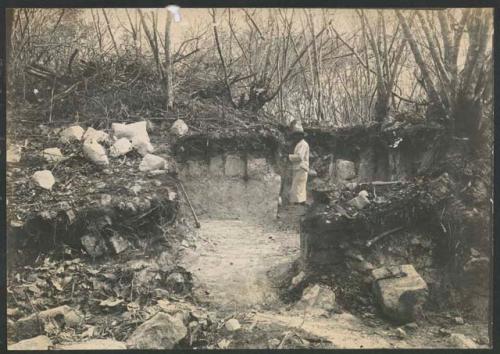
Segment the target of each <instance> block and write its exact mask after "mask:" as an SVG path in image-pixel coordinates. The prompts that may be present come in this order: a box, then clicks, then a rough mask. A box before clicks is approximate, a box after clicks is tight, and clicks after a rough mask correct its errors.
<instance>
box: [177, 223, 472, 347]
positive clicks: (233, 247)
mask: <svg viewBox="0 0 500 354" xmlns="http://www.w3.org/2000/svg"><path fill="white" fill-rule="evenodd" d="M293 218H296V215H294V216H293ZM281 224H282V226H283V224H287V225H288V226H290V220H288V219H287V218H286V217H283V218H281ZM299 239H300V238H299V232H298V229H297V228H294V227H287V228H286V229H284V228H283V227H279V223H271V224H268V223H265V224H264V223H263V224H259V223H258V222H255V221H246V220H217V219H205V220H202V221H201V228H200V229H199V230H198V231H197V235H196V237H195V240H194V245H193V246H192V247H187V248H185V249H184V250H183V254H182V255H181V263H182V264H181V265H182V266H184V267H185V268H186V269H187V270H188V271H190V272H191V273H192V274H193V282H194V295H195V297H196V299H197V300H198V301H200V302H201V303H204V304H205V305H206V306H207V307H208V308H209V309H210V310H214V311H217V312H218V313H219V314H221V315H222V317H224V318H231V317H234V318H238V319H240V323H241V324H242V330H243V331H244V335H243V338H246V339H245V340H244V341H245V343H242V344H241V345H238V344H237V343H233V344H232V346H231V348H240V349H241V348H248V347H250V348H258V347H260V346H261V345H264V347H266V344H265V342H266V341H269V340H272V339H273V338H267V336H270V334H269V333H271V332H273V331H274V332H273V333H275V332H276V330H278V331H282V333H283V335H282V336H283V338H285V337H286V336H289V335H290V333H292V334H296V333H304V332H305V333H308V334H309V335H311V336H313V337H315V338H322V340H324V343H325V344H326V346H324V347H323V348H426V347H427V348H429V347H430V348H443V347H450V344H449V343H447V340H446V339H445V338H443V337H440V336H439V334H438V333H439V328H440V326H439V325H430V324H424V325H422V326H419V328H418V329H417V330H413V331H412V332H411V333H408V335H407V336H405V337H404V338H401V337H398V335H397V332H396V328H397V327H396V326H393V325H391V324H389V323H387V322H385V321H384V320H383V319H376V320H374V321H367V320H366V319H365V318H358V317H356V316H354V315H352V314H350V313H348V312H342V313H338V314H324V313H323V314H320V313H316V312H315V311H314V309H311V310H310V311H309V310H308V309H306V311H302V312H297V311H296V310H294V309H293V307H291V306H290V305H286V304H284V303H282V302H281V301H280V299H279V297H278V294H277V289H276V285H274V284H273V282H272V281H271V277H270V274H271V273H272V272H274V274H276V272H278V274H279V272H280V271H281V272H282V271H283V270H284V271H286V269H287V267H290V265H291V264H292V263H293V262H294V261H295V260H296V259H297V258H298V257H299V253H300V245H299ZM288 269H290V268H288ZM347 310H348V309H347ZM455 330H457V331H458V332H465V333H467V332H470V331H472V332H473V330H474V331H475V326H474V327H472V329H467V328H465V327H464V326H462V327H461V328H456V329H455ZM259 331H260V333H261V335H260V337H259V338H260V339H259V340H258V343H253V342H252V343H250V342H249V341H250V340H249V339H248V338H250V337H251V336H252V335H254V336H255V335H256V333H259ZM262 337H263V338H262ZM281 339H282V338H278V340H281ZM274 340H276V338H274ZM283 340H284V339H283ZM283 340H282V341H283ZM233 345H234V346H233Z"/></svg>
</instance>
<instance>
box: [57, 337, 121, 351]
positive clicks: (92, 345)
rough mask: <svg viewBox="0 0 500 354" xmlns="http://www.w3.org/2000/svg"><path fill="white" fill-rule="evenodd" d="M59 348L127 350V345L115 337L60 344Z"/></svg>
mask: <svg viewBox="0 0 500 354" xmlns="http://www.w3.org/2000/svg"><path fill="white" fill-rule="evenodd" d="M55 349H57V350H125V349H127V345H126V344H125V343H123V342H118V341H116V340H113V339H91V340H89V341H86V342H80V343H71V344H59V345H57V346H56V347H55Z"/></svg>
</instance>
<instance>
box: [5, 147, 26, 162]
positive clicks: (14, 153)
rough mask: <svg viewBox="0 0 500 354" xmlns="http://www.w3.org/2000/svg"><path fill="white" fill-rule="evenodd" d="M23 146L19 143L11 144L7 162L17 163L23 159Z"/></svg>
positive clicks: (8, 149)
mask: <svg viewBox="0 0 500 354" xmlns="http://www.w3.org/2000/svg"><path fill="white" fill-rule="evenodd" d="M21 152H22V147H21V146H19V145H10V146H9V147H8V148H7V163H17V162H19V161H21Z"/></svg>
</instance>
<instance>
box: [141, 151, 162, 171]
mask: <svg viewBox="0 0 500 354" xmlns="http://www.w3.org/2000/svg"><path fill="white" fill-rule="evenodd" d="M166 167H167V161H166V160H165V159H164V158H163V157H160V156H156V155H153V154H147V155H146V156H144V157H143V158H142V161H141V164H140V165H139V171H142V172H146V171H153V170H162V169H165V168H166Z"/></svg>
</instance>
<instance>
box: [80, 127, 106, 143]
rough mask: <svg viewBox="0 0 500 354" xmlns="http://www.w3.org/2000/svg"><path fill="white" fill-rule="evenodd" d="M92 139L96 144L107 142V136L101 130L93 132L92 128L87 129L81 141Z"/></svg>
mask: <svg viewBox="0 0 500 354" xmlns="http://www.w3.org/2000/svg"><path fill="white" fill-rule="evenodd" d="M89 139H93V140H95V141H97V142H98V143H106V142H109V134H108V133H106V132H104V131H102V130H95V129H94V128H92V127H88V128H87V131H86V132H85V134H83V140H84V141H85V140H89Z"/></svg>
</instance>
